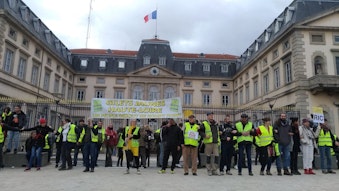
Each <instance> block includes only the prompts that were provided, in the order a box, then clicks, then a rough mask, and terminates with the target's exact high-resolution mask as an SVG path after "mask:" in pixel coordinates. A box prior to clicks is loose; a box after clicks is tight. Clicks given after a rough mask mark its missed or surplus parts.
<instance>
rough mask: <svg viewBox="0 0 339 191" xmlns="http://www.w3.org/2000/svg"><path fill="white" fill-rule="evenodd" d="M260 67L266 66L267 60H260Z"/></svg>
mask: <svg viewBox="0 0 339 191" xmlns="http://www.w3.org/2000/svg"><path fill="white" fill-rule="evenodd" d="M262 66H263V67H265V66H267V58H264V59H263V60H262Z"/></svg>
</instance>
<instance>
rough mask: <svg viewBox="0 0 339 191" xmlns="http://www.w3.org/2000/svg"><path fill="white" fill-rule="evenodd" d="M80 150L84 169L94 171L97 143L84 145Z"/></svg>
mask: <svg viewBox="0 0 339 191" xmlns="http://www.w3.org/2000/svg"><path fill="white" fill-rule="evenodd" d="M82 149H83V150H82V152H83V155H84V163H85V167H86V169H89V168H91V169H94V167H95V163H96V158H97V157H96V153H97V151H96V150H97V143H93V142H89V143H84V145H83V147H82Z"/></svg>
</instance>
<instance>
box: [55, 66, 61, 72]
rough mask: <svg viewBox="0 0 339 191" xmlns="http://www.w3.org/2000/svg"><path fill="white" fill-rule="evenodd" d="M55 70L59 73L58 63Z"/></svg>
mask: <svg viewBox="0 0 339 191" xmlns="http://www.w3.org/2000/svg"><path fill="white" fill-rule="evenodd" d="M56 70H57V72H58V73H60V65H57V66H56Z"/></svg>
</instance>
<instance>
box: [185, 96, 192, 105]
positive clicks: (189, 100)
mask: <svg viewBox="0 0 339 191" xmlns="http://www.w3.org/2000/svg"><path fill="white" fill-rule="evenodd" d="M192 100H193V94H192V93H184V105H187V106H188V105H192Z"/></svg>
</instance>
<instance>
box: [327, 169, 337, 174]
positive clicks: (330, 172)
mask: <svg viewBox="0 0 339 191" xmlns="http://www.w3.org/2000/svg"><path fill="white" fill-rule="evenodd" d="M327 172H328V173H329V174H336V172H334V171H333V170H328V171H327Z"/></svg>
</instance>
